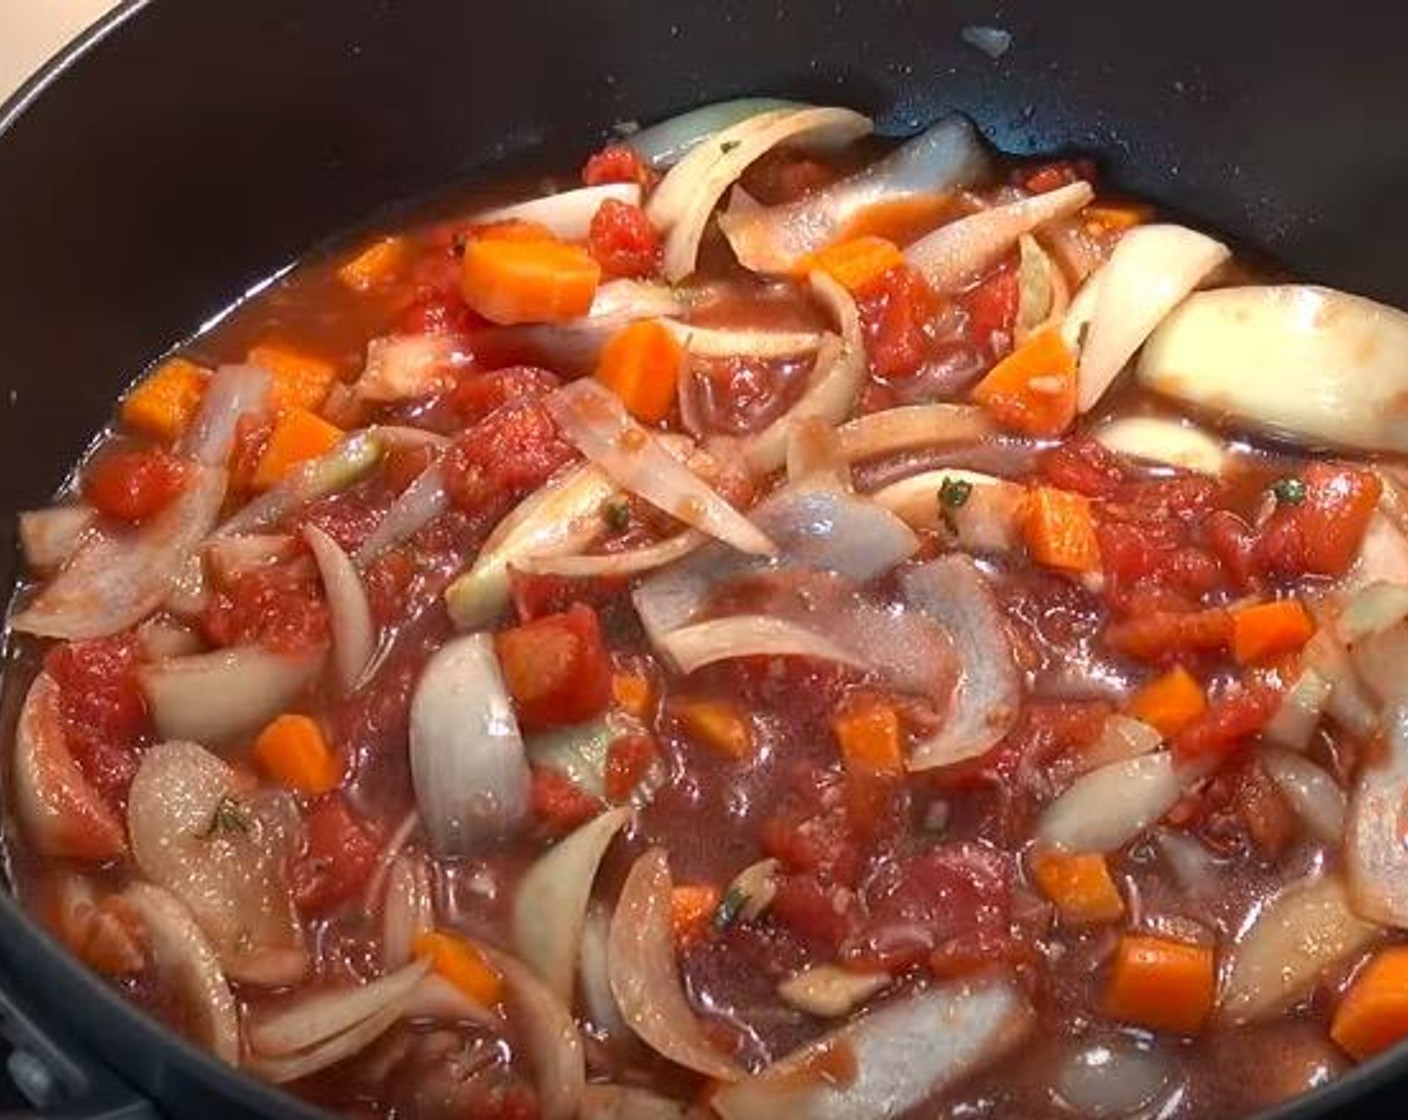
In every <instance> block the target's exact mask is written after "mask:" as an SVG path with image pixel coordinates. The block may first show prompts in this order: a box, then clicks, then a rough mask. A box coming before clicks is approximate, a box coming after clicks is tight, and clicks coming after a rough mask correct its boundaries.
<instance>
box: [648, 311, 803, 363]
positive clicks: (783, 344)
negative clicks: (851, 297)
mask: <svg viewBox="0 0 1408 1120" xmlns="http://www.w3.org/2000/svg"><path fill="white" fill-rule="evenodd" d="M660 323H661V325H662V326H663V327H664V328H665V329H666V330H668V331H669V332H670V333H671V334H672V335H674V336H675V338H676V340H678V342H679V344H680V345H681V346H683V347H684V348H685V349H686V350H687V351H689V353H690V355H691V356H693V357H696V358H732V357H740V356H741V357H749V358H762V359H765V360H770V359H775V358H790V357H793V356H795V355H798V354H809V353H811V352H812V351H814V350H816V349H817V348H818V347H820V346H821V344H822V341H823V340H824V339H825V337H826V336H825V335H824V334H822V333H821V332H820V331H771V330H757V329H754V328H744V327H700V326H696V325H695V324H693V323H683V322H680V321H679V320H677V319H662V320H660Z"/></svg>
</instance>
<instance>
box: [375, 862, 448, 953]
mask: <svg viewBox="0 0 1408 1120" xmlns="http://www.w3.org/2000/svg"><path fill="white" fill-rule="evenodd" d="M434 928H435V900H434V898H433V896H432V895H431V891H430V875H429V873H428V872H427V871H426V869H425V864H424V863H422V862H421V860H419V859H418V858H416V857H414V856H409V855H400V856H397V857H396V858H395V859H394V860H392V861H391V867H390V869H389V870H388V871H387V873H386V898H385V900H384V901H383V903H382V912H381V963H382V964H383V965H384V966H385V967H386V968H400V967H401V966H402V965H406V964H409V963H410V962H411V960H412V959H413V958H414V956H415V941H416V938H417V937H419V936H420V935H421V934H423V933H429V932H430V931H431V930H432V929H434Z"/></svg>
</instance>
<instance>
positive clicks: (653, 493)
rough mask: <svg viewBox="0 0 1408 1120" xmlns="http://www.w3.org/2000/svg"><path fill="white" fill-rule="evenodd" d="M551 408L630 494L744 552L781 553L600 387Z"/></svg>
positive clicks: (576, 391) (568, 390)
mask: <svg viewBox="0 0 1408 1120" xmlns="http://www.w3.org/2000/svg"><path fill="white" fill-rule="evenodd" d="M547 408H548V411H549V412H551V413H552V417H553V419H554V420H556V421H557V424H558V427H559V428H561V429H562V432H563V434H564V435H566V436H567V438H568V439H570V440H571V441H572V443H573V444H575V445H576V447H577V449H578V450H579V451H581V452H582V454H584V455H585V456H587V458H589V459H591V460H592V461H593V462H594V463H596V464H597V466H599V467H600V468H601V469H602V470H603V471H605V472H606V474H608V475H609V476H610V477H611V478H612V479H614V480H615V481H616V482H617V483H618V484H619V485H621V486H623V487H624V488H625V489H627V490H630V491H631V492H632V493H634V494H639V495H640V496H641V497H642V498H644V499H645V500H646V501H648V502H650V503H651V505H654V506H656V507H657V508H659V509H660V510H662V511H664V512H665V513H667V514H669V515H670V516H672V517H676V518H678V519H679V520H681V521H683V522H685V523H686V524H688V525H692V526H693V527H694V528H696V529H698V530H699V531H700V532H703V533H708V534H709V535H710V536H713V537H718V538H719V539H720V540H723V541H726V542H728V543H729V544H731V545H733V546H734V547H735V548H737V549H739V550H740V551H742V552H748V553H754V554H768V555H770V554H772V553H773V552H775V551H776V548H775V547H774V545H773V543H772V542H771V541H770V540H768V538H767V537H766V536H765V535H764V534H763V533H762V532H761V531H760V530H758V529H757V528H756V527H755V526H754V525H753V524H752V523H751V522H749V520H748V519H747V518H746V517H744V516H743V515H742V514H741V513H739V512H738V511H737V510H736V509H734V508H733V507H732V506H731V505H729V504H728V502H726V501H725V500H724V499H723V498H722V497H720V496H719V494H718V493H717V492H716V491H715V490H713V489H712V488H711V487H710V486H709V485H708V484H707V483H705V482H704V481H703V480H702V479H700V478H698V477H697V476H696V475H694V474H693V473H691V472H690V470H689V468H688V467H686V466H685V465H684V464H683V463H681V462H680V461H679V460H678V459H677V458H675V457H674V456H673V455H671V454H670V453H669V451H667V450H666V449H665V448H664V446H663V445H662V444H661V442H660V441H659V439H657V438H656V437H655V436H654V435H653V434H651V433H650V432H648V431H647V430H646V429H645V428H642V427H641V426H640V425H639V424H637V423H636V422H635V421H634V420H633V419H631V417H630V416H629V415H628V414H627V412H626V410H625V409H624V408H623V407H622V405H621V402H620V400H619V399H618V398H617V397H616V395H615V394H614V393H612V392H611V390H609V389H607V388H606V387H605V386H603V385H602V384H601V383H600V382H598V381H595V380H590V379H587V380H582V381H574V382H573V383H572V384H570V385H566V386H564V387H563V388H561V389H559V390H557V391H556V392H555V393H553V394H552V395H551V396H550V397H548V398H547Z"/></svg>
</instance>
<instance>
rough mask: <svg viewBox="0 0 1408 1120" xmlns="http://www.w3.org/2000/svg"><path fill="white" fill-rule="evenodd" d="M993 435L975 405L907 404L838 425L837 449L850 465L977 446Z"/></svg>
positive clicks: (984, 417) (986, 421)
mask: <svg viewBox="0 0 1408 1120" xmlns="http://www.w3.org/2000/svg"><path fill="white" fill-rule="evenodd" d="M993 434H995V431H994V428H993V426H992V422H991V421H990V420H989V419H988V417H987V414H986V413H985V412H984V411H983V410H982V409H981V408H978V407H976V406H975V405H967V404H911V405H905V406H902V407H900V408H887V409H885V410H884V411H883V412H872V413H870V414H869V415H868V416H860V417H857V418H856V419H854V420H852V421H850V422H849V423H847V424H843V425H841V428H840V435H841V447H842V449H843V450H844V451H845V455H846V458H847V459H849V460H850V461H851V462H852V463H857V462H860V461H861V460H863V459H872V458H874V457H875V456H877V455H891V454H894V453H895V452H898V451H919V450H922V449H924V448H928V447H943V446H946V445H949V444H965V443H978V442H980V441H981V440H984V439H986V438H987V437H989V436H991V435H993Z"/></svg>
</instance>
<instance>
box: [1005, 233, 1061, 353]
mask: <svg viewBox="0 0 1408 1120" xmlns="http://www.w3.org/2000/svg"><path fill="white" fill-rule="evenodd" d="M1017 293H1018V295H1017V322H1016V325H1015V327H1014V330H1013V334H1014V337H1015V340H1016V343H1017V345H1018V346H1020V345H1021V344H1022V343H1023V342H1025V341H1026V340H1027V339H1029V338H1031V336H1032V335H1034V334H1038V333H1040V332H1041V331H1043V330H1045V329H1046V328H1047V327H1050V326H1053V325H1055V324H1058V323H1060V321H1061V318H1062V316H1064V315H1065V313H1066V308H1067V307H1068V306H1069V305H1070V302H1071V289H1070V285H1069V284H1067V283H1066V278H1065V276H1064V275H1063V274H1062V273H1061V269H1060V268H1059V267H1058V266H1057V264H1056V263H1055V262H1054V261H1053V260H1052V259H1051V257H1050V256H1048V255H1047V252H1046V250H1045V249H1043V248H1042V247H1041V243H1040V242H1039V241H1037V239H1036V238H1035V237H1033V236H1032V235H1031V234H1029V233H1024V234H1022V236H1021V237H1019V238H1017Z"/></svg>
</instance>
